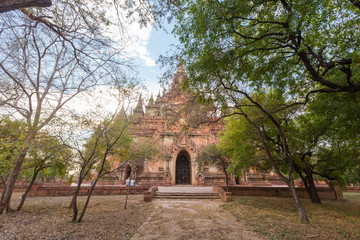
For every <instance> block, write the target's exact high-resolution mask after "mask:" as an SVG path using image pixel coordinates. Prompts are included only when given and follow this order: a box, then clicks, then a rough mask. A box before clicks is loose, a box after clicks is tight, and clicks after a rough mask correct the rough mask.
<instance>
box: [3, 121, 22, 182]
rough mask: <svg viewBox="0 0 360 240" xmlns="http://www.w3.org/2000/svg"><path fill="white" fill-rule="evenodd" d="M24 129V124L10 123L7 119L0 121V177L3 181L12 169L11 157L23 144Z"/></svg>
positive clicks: (12, 159) (13, 161) (19, 122)
mask: <svg viewBox="0 0 360 240" xmlns="http://www.w3.org/2000/svg"><path fill="white" fill-rule="evenodd" d="M25 129H26V125H25V123H24V122H21V121H12V120H11V119H10V118H7V117H4V118H2V119H1V120H0V159H1V161H0V176H1V177H2V178H3V180H4V179H6V178H7V174H8V173H9V170H10V169H11V168H13V167H14V164H15V159H14V157H13V156H14V155H15V154H16V153H17V152H18V151H19V149H20V148H21V146H22V144H23V142H22V141H23V139H24V136H25ZM3 180H2V181H3Z"/></svg>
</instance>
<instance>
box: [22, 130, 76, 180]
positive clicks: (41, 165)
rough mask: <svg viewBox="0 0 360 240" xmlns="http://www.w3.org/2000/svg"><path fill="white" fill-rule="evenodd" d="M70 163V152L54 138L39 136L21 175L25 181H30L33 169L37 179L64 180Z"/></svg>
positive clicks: (44, 135) (33, 144)
mask: <svg viewBox="0 0 360 240" xmlns="http://www.w3.org/2000/svg"><path fill="white" fill-rule="evenodd" d="M71 163H72V152H71V150H70V149H68V148H67V147H66V146H64V145H62V143H61V141H60V140H59V139H57V138H56V137H51V136H48V135H47V134H44V133H42V134H39V136H38V137H37V138H36V139H35V141H34V142H33V143H32V145H31V147H30V149H29V151H28V154H27V157H26V160H25V163H24V165H23V171H22V173H23V174H24V175H25V177H26V179H31V178H32V177H33V174H34V169H35V170H36V171H39V172H38V173H37V172H36V174H38V176H37V178H40V179H42V180H43V179H44V178H45V179H46V180H47V181H49V180H55V179H56V178H61V179H64V178H65V176H66V174H67V173H68V171H69V170H70V167H71Z"/></svg>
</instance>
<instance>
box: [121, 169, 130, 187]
mask: <svg viewBox="0 0 360 240" xmlns="http://www.w3.org/2000/svg"><path fill="white" fill-rule="evenodd" d="M128 178H131V166H130V165H126V167H125V170H124V177H123V183H124V184H125V181H126V179H128Z"/></svg>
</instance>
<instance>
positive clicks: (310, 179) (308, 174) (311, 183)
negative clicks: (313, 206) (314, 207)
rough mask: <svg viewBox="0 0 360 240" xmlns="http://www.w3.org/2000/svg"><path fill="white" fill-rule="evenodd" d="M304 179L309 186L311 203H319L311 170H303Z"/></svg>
mask: <svg viewBox="0 0 360 240" xmlns="http://www.w3.org/2000/svg"><path fill="white" fill-rule="evenodd" d="M305 173H306V180H307V184H308V187H309V192H310V195H311V202H313V203H321V200H320V197H319V195H318V192H317V190H316V187H315V183H314V178H313V175H312V172H311V171H305Z"/></svg>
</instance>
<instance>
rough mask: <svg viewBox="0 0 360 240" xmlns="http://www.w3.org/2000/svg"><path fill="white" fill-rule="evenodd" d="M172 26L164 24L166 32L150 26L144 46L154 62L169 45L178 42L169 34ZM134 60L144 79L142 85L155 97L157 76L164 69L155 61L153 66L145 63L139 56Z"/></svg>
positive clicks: (157, 85) (169, 47)
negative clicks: (148, 36) (149, 32)
mask: <svg viewBox="0 0 360 240" xmlns="http://www.w3.org/2000/svg"><path fill="white" fill-rule="evenodd" d="M172 28H173V26H172V25H166V26H165V29H166V31H167V33H166V32H165V30H164V29H160V30H156V29H154V28H152V30H151V34H150V38H149V39H148V41H147V44H146V45H145V47H146V49H147V51H148V53H149V55H148V56H149V57H150V58H151V59H153V60H154V61H155V62H156V61H157V60H158V58H159V56H160V55H166V53H167V52H168V51H169V50H170V49H171V45H177V44H179V42H178V40H177V39H176V38H175V37H174V36H173V35H172V34H171V30H172ZM134 61H135V63H136V65H137V66H138V67H139V68H138V69H139V77H140V78H142V79H144V85H145V86H146V87H147V90H148V91H149V93H153V95H154V97H155V96H156V95H157V94H158V92H159V90H160V84H159V77H160V76H161V75H162V74H163V72H164V71H165V70H166V69H160V65H159V64H157V63H156V64H155V65H154V66H150V64H146V62H145V61H144V60H143V59H141V58H139V57H136V58H135V59H134ZM161 91H162V90H161Z"/></svg>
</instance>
